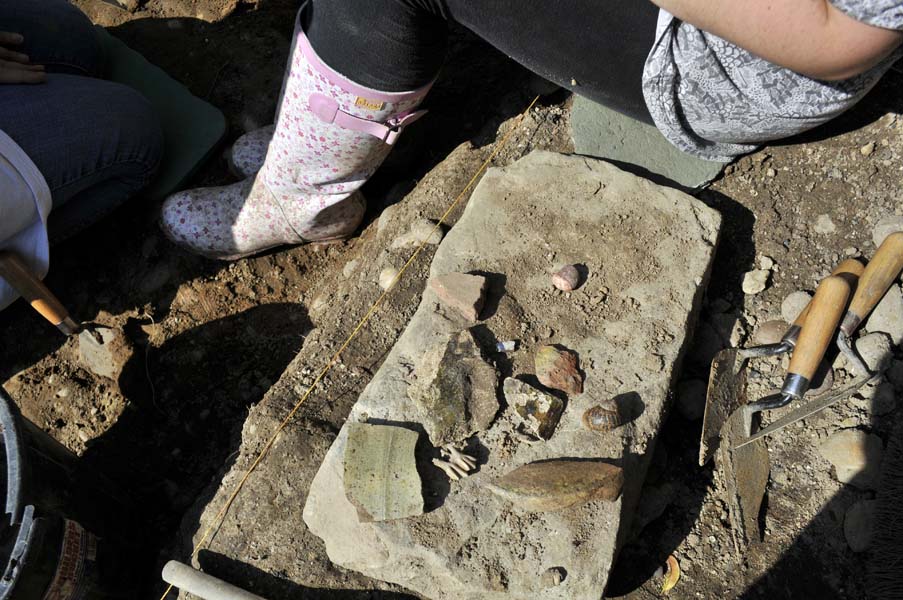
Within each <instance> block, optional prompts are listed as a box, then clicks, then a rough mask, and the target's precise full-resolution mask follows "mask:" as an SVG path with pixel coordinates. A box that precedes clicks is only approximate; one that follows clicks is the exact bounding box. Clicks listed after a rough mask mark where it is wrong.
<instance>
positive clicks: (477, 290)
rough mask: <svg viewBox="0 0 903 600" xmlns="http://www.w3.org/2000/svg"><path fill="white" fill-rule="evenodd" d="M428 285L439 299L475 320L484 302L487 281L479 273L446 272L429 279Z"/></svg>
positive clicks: (470, 319)
mask: <svg viewBox="0 0 903 600" xmlns="http://www.w3.org/2000/svg"><path fill="white" fill-rule="evenodd" d="M430 287H431V288H432V289H433V291H434V292H436V295H437V296H438V297H439V300H440V301H441V302H442V303H443V304H444V305H446V306H448V307H449V308H451V309H453V310H454V311H455V312H457V313H458V314H460V315H461V316H462V317H464V318H465V319H467V320H468V321H471V322H476V321H478V320H479V318H480V313H481V312H482V311H483V304H484V303H485V302H486V289H487V287H488V282H487V280H486V278H485V277H482V276H480V275H468V274H466V273H447V274H445V275H438V276H436V277H433V278H432V279H431V280H430Z"/></svg>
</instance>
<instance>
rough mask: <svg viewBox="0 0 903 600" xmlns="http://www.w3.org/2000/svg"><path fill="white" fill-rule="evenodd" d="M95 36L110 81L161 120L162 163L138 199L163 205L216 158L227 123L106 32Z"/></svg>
mask: <svg viewBox="0 0 903 600" xmlns="http://www.w3.org/2000/svg"><path fill="white" fill-rule="evenodd" d="M97 31H98V35H99V37H100V39H101V41H102V43H103V45H104V47H105V49H106V51H107V57H108V60H109V78H110V80H112V81H115V82H117V83H121V84H123V85H127V86H129V87H131V88H134V89H136V90H138V91H139V92H141V94H143V95H144V97H145V98H147V99H148V100H149V101H150V103H151V105H153V107H154V109H155V110H156V111H157V114H158V115H159V116H160V120H161V123H162V126H163V137H164V149H163V162H162V163H161V165H160V171H159V172H158V173H157V176H156V177H155V178H154V181H153V182H152V183H151V184H150V185H149V186H148V187H147V188H146V189H145V190H144V191H143V192H142V195H143V196H144V197H146V198H148V199H151V200H162V199H163V198H165V197H166V196H168V195H169V194H171V193H173V192H175V191H177V190H179V189H182V188H183V187H184V186H185V183H186V182H187V181H188V179H189V178H190V177H191V176H192V175H193V174H194V173H195V172H196V171H197V170H198V169H199V168H200V166H201V165H202V164H203V163H204V161H206V160H207V159H208V158H210V156H211V155H212V154H213V153H214V151H215V150H216V147H217V146H218V145H219V143H220V142H221V141H222V139H223V138H224V137H225V135H226V118H225V116H223V113H222V112H220V110H219V109H218V108H216V107H215V106H213V105H212V104H210V103H208V102H205V101H203V100H201V99H200V98H198V97H197V96H195V95H193V94H192V93H191V92H189V91H188V89H187V88H186V87H185V86H183V85H182V84H181V83H179V82H178V81H176V80H175V79H173V78H172V77H170V76H169V75H167V74H166V72H165V71H164V70H163V69H161V68H160V67H157V66H156V65H154V64H151V63H150V62H148V60H147V59H145V58H144V57H143V56H141V55H140V54H139V53H137V52H135V51H134V50H132V49H131V48H129V47H128V46H126V45H125V44H124V43H123V42H122V41H121V40H119V39H118V38H116V37H114V36H112V35H110V34H109V33H108V32H107V31H106V30H105V29H103V28H101V27H97Z"/></svg>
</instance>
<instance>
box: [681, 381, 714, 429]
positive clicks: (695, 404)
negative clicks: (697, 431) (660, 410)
mask: <svg viewBox="0 0 903 600" xmlns="http://www.w3.org/2000/svg"><path fill="white" fill-rule="evenodd" d="M707 392H708V384H706V382H705V381H702V380H701V379H687V380H685V381H681V382H680V383H679V384H677V409H678V410H679V411H680V414H681V415H683V417H684V418H685V419H687V420H688V421H698V420H699V419H701V418H702V415H703V414H704V413H705V398H706V394H707Z"/></svg>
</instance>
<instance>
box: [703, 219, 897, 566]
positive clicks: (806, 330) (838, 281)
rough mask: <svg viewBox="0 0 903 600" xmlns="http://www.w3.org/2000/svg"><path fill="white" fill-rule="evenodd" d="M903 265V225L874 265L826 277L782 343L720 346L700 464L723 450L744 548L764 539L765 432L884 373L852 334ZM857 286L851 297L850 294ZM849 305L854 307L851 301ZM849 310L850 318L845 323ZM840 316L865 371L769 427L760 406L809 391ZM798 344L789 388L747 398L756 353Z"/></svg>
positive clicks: (853, 359) (842, 339)
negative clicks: (761, 424) (867, 360)
mask: <svg viewBox="0 0 903 600" xmlns="http://www.w3.org/2000/svg"><path fill="white" fill-rule="evenodd" d="M901 269H903V233H900V234H893V235H891V236H889V237H888V238H887V239H886V240H885V241H884V242H883V243H882V245H881V247H880V248H879V249H878V251H877V252H876V254H875V257H874V258H873V259H872V261H871V262H870V263H869V265H868V266H867V267H865V268H864V269H863V266H862V265H861V264H860V263H858V261H852V260H848V261H844V262H843V263H841V265H840V266H839V267H838V268H837V269H836V270H835V271H834V273H833V274H832V275H831V276H829V277H827V278H826V279H825V280H823V281H822V282H821V284H820V285H819V287H818V290H817V291H816V294H815V297H814V298H813V299H812V301H811V302H810V304H809V306H807V307H806V309H805V310H804V311H803V313H802V314H801V315H800V317H799V318H798V319H797V322H795V323H794V324H793V326H791V328H790V330H789V331H788V332H787V334H786V335H785V336H784V339H782V340H781V342H779V343H778V344H774V345H771V346H765V347H757V348H749V349H739V350H738V349H730V350H726V351H723V352H721V353H719V354H718V355H717V356H716V357H715V360H714V361H713V363H712V372H711V376H710V380H709V390H708V397H707V403H706V413H705V419H704V422H703V436H702V442H701V448H700V464H705V463H706V462H708V460H709V459H710V458H711V457H712V456H713V454H714V453H715V451H716V450H717V452H718V455H719V456H718V460H717V461H716V462H717V464H718V466H719V468H720V469H721V472H722V474H723V476H724V484H725V487H726V488H727V499H728V503H729V505H730V506H729V508H730V517H731V521H732V525H733V534H734V543H735V548H736V550H737V551H738V552H740V551H742V549H744V548H745V547H746V546H748V545H749V544H750V543H751V542H754V541H758V540H759V539H761V533H760V531H759V525H758V515H759V511H760V509H761V505H762V499H763V497H764V494H765V487H766V485H767V482H768V473H769V461H768V452H767V449H766V448H765V445H764V442H763V441H762V438H763V437H764V436H765V435H768V434H769V433H773V432H774V431H777V430H779V429H781V428H783V427H786V426H787V425H788V424H790V423H792V422H795V421H798V420H800V419H803V418H806V417H807V416H810V415H812V414H815V413H816V412H818V411H819V410H823V409H824V408H826V407H827V406H830V405H831V404H833V403H835V402H837V401H838V400H840V399H842V398H844V397H847V396H849V394H851V393H852V392H854V391H855V390H856V389H858V388H859V387H860V386H862V385H864V384H865V383H867V382H868V381H870V380H871V379H873V378H874V377H875V376H876V375H875V374H874V373H870V372H869V370H868V367H867V366H866V365H865V364H864V362H863V361H862V359H861V358H860V357H859V355H858V353H856V352H855V350H854V349H853V348H852V347H851V346H850V344H849V339H850V337H851V336H852V334H853V333H854V332H855V329H856V328H857V327H858V325H859V324H860V323H861V322H862V320H863V319H865V317H866V316H867V315H868V314H869V313H870V312H871V310H872V309H873V308H874V307H875V305H877V303H878V302H879V300H880V299H881V298H882V297H883V296H884V294H885V293H886V292H887V290H888V288H889V287H890V285H891V284H892V283H893V281H894V279H895V278H896V277H897V275H898V274H899V273H900V271H901ZM854 289H855V294H854V295H853V298H852V300H850V294H851V292H852V291H853V290H854ZM848 300H850V302H849V308H847V309H846V313H844V309H845V308H846V307H847V301H848ZM841 317H843V323H841ZM838 324H840V330H841V331H840V333H839V334H838V339H837V345H838V347H839V348H840V350H841V352H843V353H844V355H845V356H846V357H847V359H848V361H849V362H850V364H851V365H853V368H854V369H855V371H856V373H857V374H858V376H857V377H856V378H855V379H854V380H853V381H852V382H851V383H849V384H847V385H844V386H842V387H841V388H838V389H836V390H832V391H829V392H827V393H825V394H823V395H821V396H819V397H817V398H816V399H815V400H812V401H810V402H809V403H807V404H805V405H803V406H801V407H798V408H796V409H794V410H793V411H791V413H789V414H788V415H787V416H785V417H784V418H782V419H779V420H778V421H776V422H775V423H773V424H772V425H770V426H769V427H767V428H765V429H763V430H761V431H759V432H756V433H753V432H754V431H755V430H756V429H757V428H758V427H757V426H758V417H759V415H758V413H760V412H761V411H763V410H770V409H774V408H780V407H782V406H785V405H787V404H789V403H790V402H791V401H794V400H799V399H801V398H802V397H803V396H804V395H805V393H806V392H807V391H808V389H809V384H810V382H811V381H812V378H813V376H814V374H815V372H816V370H817V368H818V366H819V363H820V362H821V361H822V359H823V357H824V354H825V352H826V351H827V348H828V346H829V345H830V343H831V340H832V339H834V333H835V330H836V329H837V328H838ZM788 351H792V352H793V356H792V358H791V361H790V365H789V368H788V372H787V376H786V378H785V380H784V384H783V386H782V388H781V391H780V392H778V393H777V394H773V395H771V396H767V397H766V398H763V399H761V400H759V401H757V402H752V403H748V402H747V398H746V368H745V367H746V362H747V360H748V358H750V357H753V356H767V355H775V354H780V353H782V352H788Z"/></svg>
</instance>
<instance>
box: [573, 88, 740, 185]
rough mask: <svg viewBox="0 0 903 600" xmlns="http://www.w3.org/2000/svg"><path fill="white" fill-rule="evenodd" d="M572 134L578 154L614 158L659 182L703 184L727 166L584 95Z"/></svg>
mask: <svg viewBox="0 0 903 600" xmlns="http://www.w3.org/2000/svg"><path fill="white" fill-rule="evenodd" d="M571 137H572V138H573V140H574V151H575V152H576V153H577V154H583V155H585V156H593V157H595V158H602V159H605V160H608V161H612V162H614V163H615V164H618V165H619V166H623V167H624V168H625V169H626V170H628V171H632V172H635V173H636V174H638V175H643V176H645V177H648V178H650V179H652V180H654V181H655V180H658V181H657V182H658V183H666V184H667V183H671V184H673V183H677V184H679V186H682V187H685V188H700V187H702V186H704V185H706V184H708V183H709V182H710V181H712V180H713V179H715V178H716V177H718V175H719V174H720V173H721V170H722V169H723V168H724V163H720V162H713V161H709V160H703V159H701V158H696V157H695V156H691V155H689V154H686V153H684V152H681V151H680V150H678V149H677V148H676V147H674V146H673V145H672V144H671V142H669V141H668V140H667V139H665V136H663V135H662V134H661V132H660V131H659V130H658V129H656V128H655V127H653V126H652V125H648V124H646V123H642V122H640V121H637V120H635V119H632V118H630V117H628V116H626V115H622V114H621V113H619V112H616V111H614V110H611V109H610V108H606V107H604V106H602V105H601V104H596V103H595V102H593V101H592V100H587V99H586V98H583V97H581V96H577V97H576V98H574V107H573V109H572V110H571Z"/></svg>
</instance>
